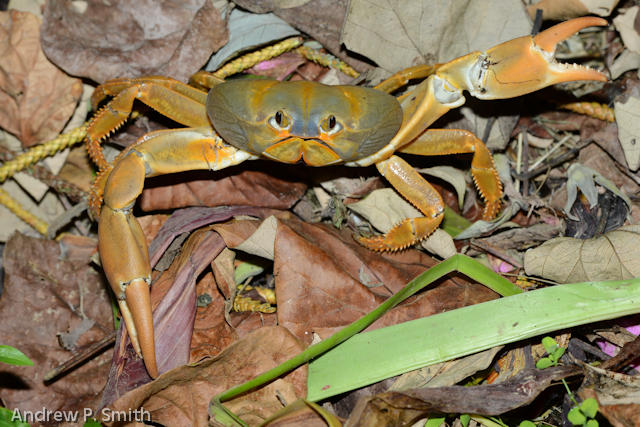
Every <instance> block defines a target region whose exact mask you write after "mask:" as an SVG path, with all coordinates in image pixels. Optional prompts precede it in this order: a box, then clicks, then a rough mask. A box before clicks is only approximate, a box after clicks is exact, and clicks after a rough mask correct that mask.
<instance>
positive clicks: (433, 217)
mask: <svg viewBox="0 0 640 427" xmlns="http://www.w3.org/2000/svg"><path fill="white" fill-rule="evenodd" d="M376 167H377V168H378V170H379V171H380V174H381V175H382V176H384V177H385V178H386V179H387V181H389V183H390V184H391V185H393V187H394V188H395V189H396V190H398V192H400V194H402V195H403V196H404V197H405V198H406V199H407V200H409V201H410V202H411V203H412V204H413V205H414V206H415V207H417V208H418V209H419V210H420V212H422V213H423V214H424V217H420V218H410V219H405V220H404V221H402V222H401V223H400V224H398V225H396V226H395V227H394V228H392V229H391V231H389V232H388V233H387V234H385V235H384V236H375V237H371V238H365V237H358V238H357V240H358V241H359V242H360V243H361V244H363V245H364V246H366V247H367V248H369V249H372V250H376V251H387V250H391V251H395V250H398V249H403V248H405V247H407V246H409V245H411V244H413V243H415V242H417V241H419V240H422V239H423V238H424V237H426V236H428V235H430V234H431V233H433V231H434V230H435V229H436V228H438V225H440V223H441V222H442V218H443V213H444V202H443V201H442V197H441V196H440V193H438V192H437V191H436V190H435V189H434V188H433V187H432V186H431V184H429V183H428V182H427V181H426V180H425V179H424V178H423V177H422V176H421V175H420V174H419V173H418V172H416V171H415V170H414V169H413V167H411V165H409V164H408V163H407V162H406V161H404V160H402V159H401V158H400V157H398V156H391V157H390V158H389V159H387V160H383V161H381V162H378V163H376Z"/></svg>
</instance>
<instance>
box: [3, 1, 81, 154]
mask: <svg viewBox="0 0 640 427" xmlns="http://www.w3.org/2000/svg"><path fill="white" fill-rule="evenodd" d="M40 23H41V20H40V18H38V17H37V16H35V15H32V14H31V13H28V12H18V11H10V12H0V52H1V53H0V127H2V128H3V129H5V130H7V131H9V132H11V133H12V134H14V135H15V136H17V137H18V139H20V141H22V145H23V147H30V146H32V145H36V144H39V143H42V142H45V141H47V140H50V139H53V138H54V137H56V136H57V135H58V134H59V133H60V131H61V130H62V128H63V127H64V125H65V123H66V122H67V121H68V120H69V118H70V117H71V115H72V114H73V111H74V109H75V107H76V104H77V103H78V100H79V99H80V97H81V96H82V82H81V81H80V79H75V78H72V77H69V76H68V75H66V74H65V73H64V72H62V71H60V70H59V69H58V68H57V67H56V66H55V65H53V64H52V63H50V62H49V60H48V59H47V57H46V56H45V55H44V52H43V51H42V48H41V47H40Z"/></svg>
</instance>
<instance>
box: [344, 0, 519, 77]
mask: <svg viewBox="0 0 640 427" xmlns="http://www.w3.org/2000/svg"><path fill="white" fill-rule="evenodd" d="M530 32H531V21H530V20H529V17H528V16H527V14H526V12H525V10H524V8H523V7H522V3H521V2H520V1H519V0H491V1H487V0H463V1H458V2H455V3H453V4H452V3H451V2H450V1H449V0H439V1H432V2H416V1H412V0H402V1H388V0H376V1H369V0H352V1H351V3H350V5H349V13H348V15H347V18H346V20H345V25H344V28H343V32H342V38H341V41H342V42H343V43H344V44H345V46H347V48H348V49H350V50H352V51H354V52H358V53H360V54H362V55H364V56H366V57H367V58H369V59H371V60H372V61H374V62H375V63H376V64H378V65H379V66H380V67H382V68H384V69H385V70H387V71H390V72H396V71H399V70H401V69H403V68H407V67H411V66H414V65H418V64H433V63H437V62H447V61H450V60H452V59H455V58H457V57H459V56H462V55H466V54H468V53H470V52H473V51H476V50H480V51H484V50H486V49H489V48H490V47H493V46H496V45H498V44H500V43H502V42H506V41H507V40H511V39H514V38H516V37H520V36H525V35H528V34H529V33H530Z"/></svg>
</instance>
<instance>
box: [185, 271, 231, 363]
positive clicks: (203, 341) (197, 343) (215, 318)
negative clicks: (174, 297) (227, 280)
mask: <svg viewBox="0 0 640 427" xmlns="http://www.w3.org/2000/svg"><path fill="white" fill-rule="evenodd" d="M196 292H197V294H198V298H199V299H202V298H203V297H204V296H205V295H207V296H208V297H209V298H210V300H209V298H206V297H204V298H206V299H205V301H206V305H205V303H202V304H200V302H199V303H198V308H197V309H196V321H195V324H194V325H193V336H192V338H191V357H190V359H189V363H195V362H198V361H200V360H202V359H204V358H205V357H213V356H217V355H218V354H220V352H221V351H222V350H224V349H225V348H227V347H229V345H231V344H232V343H234V342H236V341H237V340H238V338H239V337H238V334H237V333H236V331H235V330H234V328H233V327H232V326H231V325H229V323H227V321H226V319H225V298H224V295H222V294H221V293H220V291H219V290H218V287H217V286H216V281H215V279H214V278H213V274H211V273H207V274H206V275H205V276H204V277H203V278H202V279H201V280H200V281H199V282H198V285H197V288H196ZM203 305H204V306H203Z"/></svg>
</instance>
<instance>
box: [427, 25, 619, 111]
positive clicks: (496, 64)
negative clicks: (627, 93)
mask: <svg viewBox="0 0 640 427" xmlns="http://www.w3.org/2000/svg"><path fill="white" fill-rule="evenodd" d="M594 25H608V23H607V21H606V20H604V19H602V18H595V17H585V18H578V19H573V20H571V21H567V22H563V23H561V24H558V25H556V26H553V27H551V28H549V29H548V30H545V31H543V32H541V33H540V34H538V35H537V36H535V37H531V36H525V37H520V38H517V39H514V40H510V41H508V42H506V43H502V44H501V45H498V46H496V47H493V48H491V49H489V50H487V51H486V52H485V53H479V52H476V53H475V55H474V54H472V55H467V56H465V57H462V58H459V59H457V60H454V61H452V62H450V63H449V64H455V63H457V67H452V68H450V69H448V70H443V69H440V70H438V74H441V73H442V74H443V73H446V74H448V75H449V76H450V78H451V79H452V80H453V81H454V82H459V83H460V86H461V87H462V88H464V89H466V90H468V91H469V92H470V93H471V95H473V96H474V97H476V98H479V99H504V98H513V97H516V96H521V95H525V94H527V93H531V92H535V91H537V90H540V89H542V88H545V87H547V86H551V85H554V84H556V83H563V82H570V81H577V80H595V81H607V80H608V79H607V77H606V76H605V75H604V74H602V73H601V72H599V71H597V70H594V69H591V68H589V67H584V66H581V65H577V64H560V63H558V62H556V61H555V60H554V58H553V55H554V53H555V50H556V46H557V45H558V43H560V42H562V41H564V40H566V39H567V38H569V37H570V36H571V35H573V34H575V33H576V32H578V31H579V30H581V29H583V28H586V27H591V26H594ZM449 64H447V66H449ZM463 70H464V71H463Z"/></svg>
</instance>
